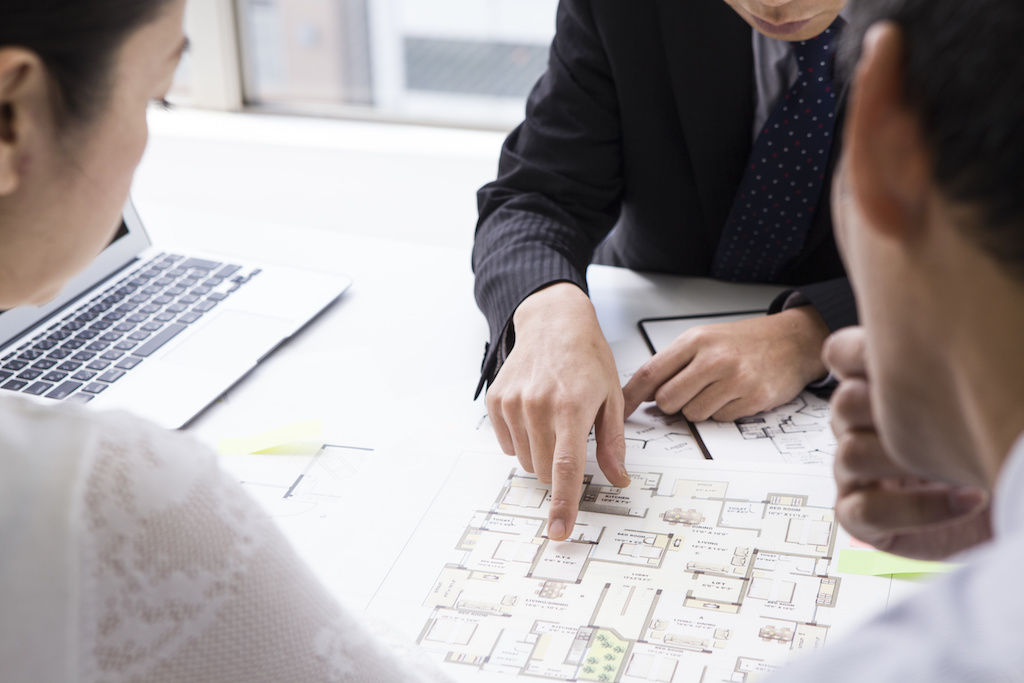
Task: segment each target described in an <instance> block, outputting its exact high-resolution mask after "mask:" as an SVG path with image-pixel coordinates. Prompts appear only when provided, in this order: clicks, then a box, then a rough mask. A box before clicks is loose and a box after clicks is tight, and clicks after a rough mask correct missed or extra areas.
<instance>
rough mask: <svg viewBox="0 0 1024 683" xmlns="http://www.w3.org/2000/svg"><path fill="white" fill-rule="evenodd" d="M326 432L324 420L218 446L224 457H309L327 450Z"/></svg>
mask: <svg viewBox="0 0 1024 683" xmlns="http://www.w3.org/2000/svg"><path fill="white" fill-rule="evenodd" d="M323 431H324V425H323V421H322V420H304V421H302V422H294V423H292V424H289V425H284V426H283V427H277V428H276V429H271V430H268V431H265V432H260V433H259V434H254V435H252V436H245V437H240V438H234V439H221V440H220V441H218V442H217V452H218V453H220V454H221V455H227V454H238V453H242V454H246V455H249V454H264V455H266V454H275V455H280V454H287V455H308V454H312V453H316V452H318V451H319V450H320V449H321V448H322V447H323V444H324V441H323Z"/></svg>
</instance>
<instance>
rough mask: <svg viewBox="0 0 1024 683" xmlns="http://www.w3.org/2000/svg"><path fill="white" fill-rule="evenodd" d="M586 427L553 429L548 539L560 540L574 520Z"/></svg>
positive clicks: (579, 490)
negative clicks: (553, 444)
mask: <svg viewBox="0 0 1024 683" xmlns="http://www.w3.org/2000/svg"><path fill="white" fill-rule="evenodd" d="M588 433H589V430H580V429H578V428H569V429H566V428H559V429H557V430H556V432H555V453H554V458H553V461H552V463H551V507H550V509H549V510H548V538H550V539H551V540H553V541H564V540H565V539H567V538H568V537H569V535H570V534H571V533H572V528H573V525H574V524H575V523H576V513H577V511H578V509H579V504H580V497H581V496H582V494H583V463H584V462H585V461H586V459H587V435H588Z"/></svg>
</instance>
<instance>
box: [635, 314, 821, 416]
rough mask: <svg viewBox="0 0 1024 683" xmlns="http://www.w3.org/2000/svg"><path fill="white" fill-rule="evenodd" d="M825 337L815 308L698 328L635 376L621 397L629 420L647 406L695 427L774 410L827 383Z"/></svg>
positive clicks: (681, 338) (673, 343) (650, 361)
mask: <svg viewBox="0 0 1024 683" xmlns="http://www.w3.org/2000/svg"><path fill="white" fill-rule="evenodd" d="M827 336H828V327H827V326H826V325H825V321H824V320H822V318H821V316H820V315H819V314H818V312H817V311H816V310H815V309H814V308H813V307H811V306H801V307H798V308H791V309H788V310H785V311H782V312H781V313H777V314H775V315H769V316H762V317H758V318H751V319H749V320H740V321H738V322H728V323H717V324H713V325H704V326H701V327H695V328H693V329H692V330H688V331H687V332H685V333H684V334H682V335H680V336H679V337H678V338H677V339H676V340H675V341H674V342H672V344H671V345H669V347H668V348H666V349H664V350H662V351H661V352H659V353H657V354H656V355H655V356H654V357H652V358H651V359H650V360H649V361H648V362H647V363H645V364H644V365H643V367H641V368H640V369H639V370H638V371H637V373H636V374H635V375H633V378H632V379H630V381H629V382H628V383H627V384H626V386H625V387H624V389H623V393H624V396H625V403H626V406H625V409H626V415H627V416H628V415H631V414H632V413H633V411H635V410H636V409H637V407H638V406H639V405H640V404H641V403H643V402H645V401H656V402H657V404H658V407H659V408H661V410H662V411H663V412H665V413H667V414H670V415H671V414H673V413H678V412H680V411H682V413H683V415H685V416H686V418H687V419H689V420H691V421H693V422H700V421H702V420H707V419H713V420H720V421H723V422H729V421H732V420H736V419H738V418H741V417H747V416H749V415H754V414H755V413H759V412H761V411H762V410H768V409H771V408H774V407H776V406H779V405H781V404H783V403H785V402H786V401H790V400H792V399H793V397H794V396H796V395H797V394H799V393H800V391H801V390H803V388H804V387H805V386H807V385H808V384H810V383H811V382H813V381H815V380H817V379H820V378H822V377H824V376H825V373H826V370H825V366H824V364H823V363H822V361H821V347H822V344H823V343H824V341H825V338H826V337H827Z"/></svg>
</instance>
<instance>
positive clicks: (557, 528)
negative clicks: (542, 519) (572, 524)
mask: <svg viewBox="0 0 1024 683" xmlns="http://www.w3.org/2000/svg"><path fill="white" fill-rule="evenodd" d="M548 538H554V539H561V538H565V522H563V521H562V520H560V519H556V520H555V521H553V522H551V524H549V525H548Z"/></svg>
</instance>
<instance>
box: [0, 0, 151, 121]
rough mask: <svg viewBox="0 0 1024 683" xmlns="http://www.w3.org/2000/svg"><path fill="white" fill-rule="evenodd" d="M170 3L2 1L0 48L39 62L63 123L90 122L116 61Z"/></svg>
mask: <svg viewBox="0 0 1024 683" xmlns="http://www.w3.org/2000/svg"><path fill="white" fill-rule="evenodd" d="M168 2H169V0H0V47H22V48H25V49H27V50H29V51H31V52H33V53H35V54H37V55H38V56H39V58H40V59H41V60H42V61H43V64H45V65H46V68H47V70H48V72H49V74H50V76H51V78H52V79H53V81H54V84H55V86H56V88H55V89H56V94H57V98H58V101H57V103H56V104H57V111H58V114H59V115H60V116H61V117H63V118H70V119H74V120H83V121H84V120H88V119H89V118H90V117H91V116H92V115H93V114H94V113H96V111H97V110H98V109H99V108H100V107H101V106H102V105H103V104H104V103H105V101H106V97H107V95H108V94H109V92H110V88H111V85H112V83H111V71H112V67H113V63H114V58H115V56H116V54H117V51H118V50H119V49H120V47H121V46H122V44H123V43H124V42H125V40H127V38H128V37H129V36H130V35H131V33H132V31H133V30H135V29H136V28H139V27H140V26H143V25H145V24H146V23H148V22H150V21H152V20H154V19H155V18H156V17H157V15H158V14H159V12H160V10H161V9H163V8H164V7H165V6H166V5H167V4H168Z"/></svg>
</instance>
